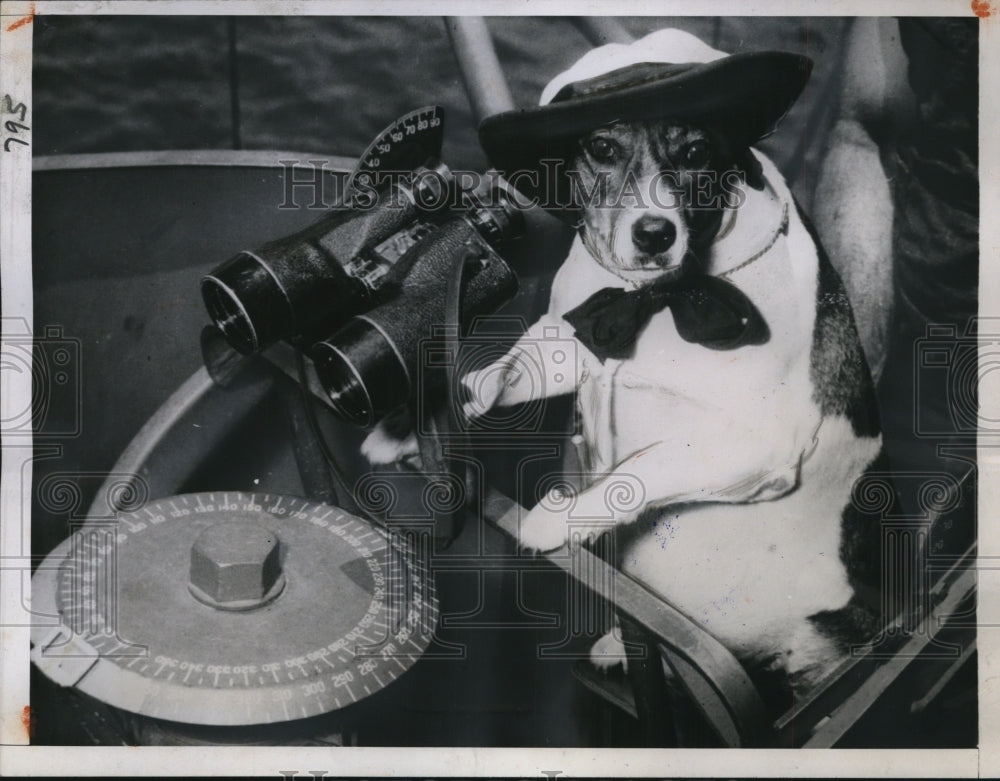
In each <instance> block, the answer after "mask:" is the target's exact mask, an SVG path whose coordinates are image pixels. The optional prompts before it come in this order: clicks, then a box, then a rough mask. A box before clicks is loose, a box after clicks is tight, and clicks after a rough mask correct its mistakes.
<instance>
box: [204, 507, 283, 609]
mask: <svg viewBox="0 0 1000 781" xmlns="http://www.w3.org/2000/svg"><path fill="white" fill-rule="evenodd" d="M283 585H284V577H283V576H282V572H281V561H280V543H279V541H278V536H277V535H276V534H275V533H274V532H272V531H270V530H269V529H265V528H264V527H263V526H261V525H260V524H258V523H255V522H253V521H238V520H237V521H224V522H222V523H217V524H214V525H212V526H209V527H208V528H207V529H205V530H204V531H202V533H201V534H200V535H198V538H197V539H196V540H195V542H194V545H192V547H191V571H190V583H189V588H190V590H191V593H192V594H194V595H195V596H196V597H197V598H198V599H199V600H201V601H202V602H205V603H206V604H210V605H212V606H213V607H219V608H222V609H229V610H246V609H250V608H253V607H257V606H259V605H261V604H264V603H265V602H269V601H270V600H271V599H273V598H274V597H275V596H277V592H278V591H280V589H281V587H283Z"/></svg>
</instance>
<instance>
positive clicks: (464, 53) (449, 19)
mask: <svg viewBox="0 0 1000 781" xmlns="http://www.w3.org/2000/svg"><path fill="white" fill-rule="evenodd" d="M444 25H445V29H446V30H447V31H448V37H449V38H450V39H451V48H452V51H454V52H455V59H456V60H458V69H459V70H460V71H461V73H462V81H463V82H464V83H465V91H466V93H467V94H468V96H469V104H470V105H471V106H472V113H473V115H474V116H475V119H476V122H477V123H478V122H481V121H482V120H483V119H485V118H486V117H488V116H492V115H493V114H499V113H500V112H502V111H509V110H511V109H512V108H514V99H513V98H512V97H511V94H510V89H509V88H508V87H507V79H506V78H504V75H503V70H502V69H501V68H500V61H499V60H498V59H497V53H496V49H494V48H493V39H492V38H491V37H490V31H489V30H488V29H487V27H486V20H485V19H483V17H481V16H446V17H445V18H444Z"/></svg>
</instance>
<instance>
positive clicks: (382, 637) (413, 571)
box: [32, 491, 438, 726]
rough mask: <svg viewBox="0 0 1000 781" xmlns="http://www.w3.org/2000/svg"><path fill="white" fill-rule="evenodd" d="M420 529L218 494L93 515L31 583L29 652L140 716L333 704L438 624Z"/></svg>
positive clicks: (398, 661) (247, 719) (57, 675)
mask: <svg viewBox="0 0 1000 781" xmlns="http://www.w3.org/2000/svg"><path fill="white" fill-rule="evenodd" d="M419 547H420V542H419V538H412V537H407V536H404V535H403V534H400V533H396V532H391V531H387V530H385V529H383V528H380V527H376V526H373V525H372V524H370V523H368V522H367V521H365V520H362V519H361V518H358V517H356V516H353V515H350V514H348V513H347V512H345V511H343V510H341V509H339V508H337V507H333V506H330V505H322V504H317V503H313V502H310V501H307V500H305V499H300V498H296V497H289V496H278V495H273V494H263V493H242V492H236V491H228V492H226V491H217V492H212V493H198V494H186V495H180V496H173V497H168V498H165V499H159V500H157V501H154V502H150V503H148V504H147V505H146V506H144V507H143V508H141V509H139V510H136V511H134V512H128V513H121V514H119V515H118V516H117V518H116V519H115V520H113V521H108V522H100V521H89V522H88V523H86V524H85V525H83V526H81V527H80V528H79V529H78V530H77V531H76V532H75V533H74V534H73V536H72V537H70V539H68V540H66V541H64V542H63V543H62V544H60V545H59V546H58V547H57V548H56V549H55V550H54V551H53V552H52V553H51V554H49V556H48V557H47V558H46V559H45V561H44V562H43V563H42V565H41V566H40V567H39V568H38V570H37V571H36V573H35V575H34V577H33V579H32V595H33V596H32V601H33V606H34V608H33V609H34V611H35V613H36V614H37V615H40V616H41V615H45V616H50V617H51V620H50V621H48V622H47V625H45V626H37V627H35V628H34V629H33V631H32V645H33V648H32V659H33V661H34V662H35V664H36V665H37V666H38V667H39V669H40V670H41V671H42V672H43V673H45V675H47V676H48V677H49V678H51V679H52V680H54V681H55V682H56V683H59V684H61V685H63V686H73V687H75V688H76V689H78V690H80V691H82V692H84V693H86V694H89V695H91V696H93V697H95V698H97V699H99V700H101V701H103V702H105V703H107V704H109V705H112V706H115V707H117V708H121V709H123V710H125V711H130V712H132V713H136V714H140V715H144V716H150V717H153V718H158V719H166V720H170V721H176V722H184V723H188V724H200V725H217V726H236V725H252V724H267V723H275V722H284V721H291V720H295V719H301V718H309V717H313V716H318V715H321V714H326V713H330V712H331V711H336V710H339V709H342V708H347V707H348V706H350V705H352V704H354V703H356V702H358V701H359V700H362V699H364V698H366V697H368V696H370V695H372V694H374V693H375V692H377V691H378V690H380V689H382V688H384V687H386V686H388V685H389V684H391V683H392V682H393V681H394V680H395V679H397V678H398V677H399V676H400V675H402V674H403V673H405V672H406V671H407V670H408V669H409V668H410V667H411V666H412V665H413V663H414V662H415V661H416V660H417V659H418V658H419V657H420V655H421V653H422V652H423V651H424V650H425V649H426V648H427V646H428V644H429V643H430V641H431V638H432V635H433V632H434V628H435V626H436V623H437V614H438V607H437V599H436V596H435V593H434V588H433V583H432V579H431V577H430V576H429V574H428V572H427V569H426V567H425V564H424V563H423V562H422V561H421V558H420V556H419V555H418V548H419Z"/></svg>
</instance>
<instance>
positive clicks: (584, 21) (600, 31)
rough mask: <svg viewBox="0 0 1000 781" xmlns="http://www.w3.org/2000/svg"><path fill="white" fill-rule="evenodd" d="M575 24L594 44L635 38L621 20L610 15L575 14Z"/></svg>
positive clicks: (600, 44)
mask: <svg viewBox="0 0 1000 781" xmlns="http://www.w3.org/2000/svg"><path fill="white" fill-rule="evenodd" d="M573 24H575V25H576V27H577V29H578V30H579V31H580V32H581V33H583V34H584V36H585V37H586V39H587V40H588V41H590V43H591V44H592V45H593V46H603V45H604V44H606V43H632V41H633V40H634V39H633V38H632V34H631V33H630V32H629V31H628V30H626V29H625V27H624V26H623V25H622V23H621V22H619V21H618V20H617V19H612V18H610V17H608V16H574V17H573Z"/></svg>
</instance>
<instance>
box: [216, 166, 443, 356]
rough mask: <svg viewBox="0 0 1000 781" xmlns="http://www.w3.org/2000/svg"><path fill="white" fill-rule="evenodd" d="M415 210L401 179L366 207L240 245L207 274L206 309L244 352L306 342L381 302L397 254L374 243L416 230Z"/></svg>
mask: <svg viewBox="0 0 1000 781" xmlns="http://www.w3.org/2000/svg"><path fill="white" fill-rule="evenodd" d="M441 169H443V170H447V169H446V168H445V167H444V166H443V165H442V166H441ZM417 216H418V211H417V206H416V204H415V203H414V197H413V194H412V193H411V192H410V191H409V190H408V189H407V188H406V187H405V186H403V185H401V184H399V185H395V186H391V187H388V188H386V189H385V190H383V191H381V192H380V193H379V194H378V196H377V200H376V201H375V203H374V204H372V205H371V206H369V207H368V208H364V209H351V210H341V211H335V212H333V213H332V214H328V215H327V216H325V217H323V218H322V219H321V220H319V221H318V222H316V223H314V224H313V225H311V226H309V227H308V228H306V229H305V230H302V231H299V232H298V233H296V234H293V235H291V236H286V237H285V238H282V239H278V240H277V241H272V242H270V243H268V244H265V245H264V246H263V247H261V248H260V249H257V250H255V251H253V252H246V251H244V252H240V253H239V254H237V255H235V256H234V257H232V258H230V259H229V260H227V261H226V262H224V263H222V264H221V265H219V266H218V267H216V268H215V269H213V270H212V271H211V272H210V273H209V274H208V275H207V276H205V277H204V279H203V280H202V285H201V290H202V297H203V298H204V301H205V307H206V308H207V309H208V313H209V316H210V317H211V318H212V320H213V322H214V323H215V325H216V326H217V327H218V328H219V330H221V331H222V333H223V334H225V336H226V339H228V340H229V342H230V344H231V345H232V346H233V347H234V348H235V349H237V350H239V351H240V352H242V353H246V354H249V353H253V352H256V351H257V350H262V349H264V348H266V347H269V346H270V345H271V344H273V343H274V342H277V341H280V340H282V339H287V340H289V341H291V342H293V343H295V344H296V345H299V346H306V345H308V344H310V343H311V342H312V341H314V340H315V339H317V338H319V337H321V336H322V335H323V334H328V333H330V331H331V330H333V329H334V328H337V327H338V326H340V325H343V324H344V323H345V322H346V321H347V320H348V318H350V317H352V316H353V315H356V314H360V313H361V312H364V311H366V310H367V309H369V308H371V307H372V306H374V305H375V304H376V303H377V302H378V296H377V292H378V288H379V286H380V284H382V282H383V280H385V279H387V278H389V276H390V275H389V271H390V269H391V267H392V265H393V263H394V262H395V260H396V259H397V258H396V257H395V256H392V257H387V256H385V255H384V254H379V253H378V252H377V250H376V248H377V247H378V246H379V245H380V244H381V243H382V242H385V241H386V240H387V239H391V238H393V237H394V236H396V235H397V234H399V233H400V232H401V231H402V232H406V231H407V229H409V230H410V231H412V229H413V228H412V226H413V224H414V223H415V222H416V218H417Z"/></svg>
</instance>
